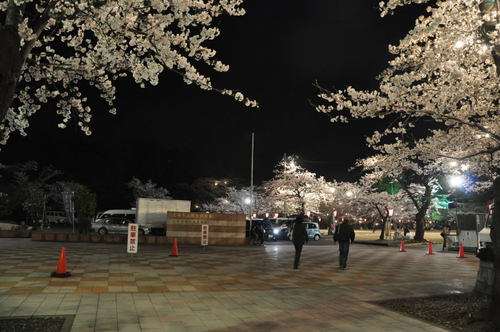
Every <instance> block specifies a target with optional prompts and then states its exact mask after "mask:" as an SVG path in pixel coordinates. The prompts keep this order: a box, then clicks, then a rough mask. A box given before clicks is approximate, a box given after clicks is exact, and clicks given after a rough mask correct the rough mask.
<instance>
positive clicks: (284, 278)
mask: <svg viewBox="0 0 500 332" xmlns="http://www.w3.org/2000/svg"><path fill="white" fill-rule="evenodd" d="M64 245H65V246H66V255H67V265H68V270H69V271H71V272H72V273H73V276H72V277H70V278H67V279H56V278H50V276H49V275H50V272H52V271H54V270H55V268H56V265H57V260H58V257H59V251H60V247H61V244H60V243H46V242H43V243H42V242H31V241H30V240H24V239H23V240H20V239H0V317H5V316H31V315H35V316H37V315H75V316H74V322H73V327H72V331H211V330H217V331H285V330H287V331H299V330H300V331H316V330H319V331H444V330H442V329H440V328H437V327H435V326H432V325H431V324H428V323H425V322H421V321H418V320H415V319H412V318H409V317H407V316H404V315H401V314H398V313H395V312H392V311H389V310H387V309H384V308H382V307H379V306H377V305H375V304H372V303H370V302H369V301H374V300H385V299H390V298H400V297H416V296H428V295H436V294H445V293H452V292H464V291H470V290H471V289H472V288H473V286H474V282H475V276H476V272H477V268H478V260H477V259H476V258H475V257H473V256H472V255H468V257H467V258H465V259H457V258H455V255H456V253H440V252H438V253H436V254H435V255H432V256H426V255H424V252H425V248H423V247H414V248H409V249H408V252H407V253H400V252H398V249H397V248H388V247H379V246H368V245H354V246H352V247H351V252H350V254H349V269H348V270H346V271H342V270H338V269H337V268H336V267H337V255H338V251H337V248H336V247H333V246H331V245H319V246H306V247H304V250H303V254H302V256H303V257H302V265H301V266H300V269H299V270H293V269H291V266H292V263H293V262H292V260H293V253H294V250H293V246H292V245H291V244H290V243H285V244H273V243H268V244H266V246H265V247H208V248H207V249H206V250H203V249H201V248H196V247H187V248H180V256H179V257H175V258H174V257H169V256H168V254H169V248H165V247H160V246H146V245H142V246H141V247H139V253H138V254H137V255H135V256H130V255H127V254H126V252H125V245H124V244H93V243H65V244H64Z"/></svg>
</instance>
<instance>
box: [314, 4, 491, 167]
mask: <svg viewBox="0 0 500 332" xmlns="http://www.w3.org/2000/svg"><path fill="white" fill-rule="evenodd" d="M424 2H428V1H424V0H413V1H411V0H390V1H387V2H381V3H380V6H381V9H382V15H385V14H387V13H390V12H391V11H392V10H393V9H395V8H396V7H397V6H401V5H408V4H411V3H424ZM496 5H498V1H496V0H495V1H491V0H486V1H477V0H460V1H457V0H446V1H438V2H437V3H436V4H435V5H433V6H429V7H427V13H428V14H427V15H422V16H420V17H419V18H418V19H417V20H416V22H415V27H414V28H413V29H412V30H411V31H409V32H408V34H407V35H406V37H405V38H403V39H402V40H401V41H400V43H399V44H398V45H395V46H390V47H389V50H390V52H391V53H392V54H394V55H395V57H394V59H393V60H391V61H390V62H389V67H388V68H387V69H386V70H385V71H383V72H382V73H381V74H380V76H379V82H380V83H379V88H378V89H377V90H374V91H361V90H357V89H355V88H353V87H347V88H346V89H344V90H339V91H328V90H326V89H324V88H322V87H319V88H320V94H319V96H320V98H322V99H323V101H325V103H324V104H323V105H319V106H317V107H316V109H317V110H318V111H320V112H324V113H329V114H331V121H332V122H348V121H349V120H350V119H366V118H381V119H385V120H386V121H387V123H388V124H389V125H388V127H387V128H386V129H385V130H382V131H375V132H374V133H373V135H372V136H371V137H369V138H368V140H367V141H368V145H370V146H372V147H374V148H375V149H376V150H378V151H380V152H383V153H391V151H403V150H404V149H407V142H408V140H409V139H410V138H411V139H412V140H413V141H414V143H413V144H412V145H411V147H410V148H411V149H412V152H411V153H412V154H413V155H415V156H418V158H422V159H424V158H432V159H436V160H437V159H440V158H441V159H442V160H445V159H448V161H449V160H450V158H452V159H453V158H456V159H468V161H469V162H470V163H469V164H470V166H471V170H473V169H474V170H475V171H477V172H478V173H482V174H485V173H486V174H488V175H493V176H495V173H496V172H497V170H498V164H499V160H500V103H499V96H500V85H499V83H500V80H499V74H498V73H499V69H500V68H498V66H500V57H499V55H500V51H499V47H500V24H499V23H498V22H499V12H498V11H497V10H495V8H496V7H495V6H496ZM429 120H432V121H434V125H433V126H432V127H429ZM422 127H428V128H429V131H428V132H427V133H426V137H424V138H422V137H420V139H418V138H417V139H415V138H414V137H415V136H412V135H413V133H414V132H415V131H416V129H419V130H420V131H421V128H422ZM443 163H444V161H443Z"/></svg>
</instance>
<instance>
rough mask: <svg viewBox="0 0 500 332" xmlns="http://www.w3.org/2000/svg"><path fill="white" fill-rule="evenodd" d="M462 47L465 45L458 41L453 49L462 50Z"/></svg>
mask: <svg viewBox="0 0 500 332" xmlns="http://www.w3.org/2000/svg"><path fill="white" fill-rule="evenodd" d="M464 45H465V43H464V42H463V41H461V40H459V41H457V42H456V43H455V48H462V47H464Z"/></svg>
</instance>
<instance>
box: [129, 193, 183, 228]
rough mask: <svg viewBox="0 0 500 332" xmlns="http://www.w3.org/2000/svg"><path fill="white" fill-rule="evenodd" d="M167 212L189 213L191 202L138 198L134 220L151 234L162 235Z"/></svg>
mask: <svg viewBox="0 0 500 332" xmlns="http://www.w3.org/2000/svg"><path fill="white" fill-rule="evenodd" d="M169 211H175V212H190V211H191V201H183V200H174V199H155V198H138V199H137V205H136V218H135V219H136V222H137V223H138V224H139V225H142V226H144V227H147V228H149V229H150V230H151V233H152V234H155V235H163V234H165V230H166V225H167V213H168V212H169Z"/></svg>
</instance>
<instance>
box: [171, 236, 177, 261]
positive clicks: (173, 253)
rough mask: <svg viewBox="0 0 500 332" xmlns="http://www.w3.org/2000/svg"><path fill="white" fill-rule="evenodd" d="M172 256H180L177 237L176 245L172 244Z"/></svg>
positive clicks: (175, 239)
mask: <svg viewBox="0 0 500 332" xmlns="http://www.w3.org/2000/svg"><path fill="white" fill-rule="evenodd" d="M170 256H171V257H177V256H179V252H178V250H177V238H175V237H174V245H173V246H172V253H171V254H170Z"/></svg>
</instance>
